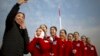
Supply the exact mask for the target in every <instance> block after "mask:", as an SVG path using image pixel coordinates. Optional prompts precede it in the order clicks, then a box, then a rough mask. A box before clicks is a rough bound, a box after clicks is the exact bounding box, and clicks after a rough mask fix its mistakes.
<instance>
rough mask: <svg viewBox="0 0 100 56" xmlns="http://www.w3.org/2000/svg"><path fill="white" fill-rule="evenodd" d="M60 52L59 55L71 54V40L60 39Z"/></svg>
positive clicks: (66, 55)
mask: <svg viewBox="0 0 100 56" xmlns="http://www.w3.org/2000/svg"><path fill="white" fill-rule="evenodd" d="M60 42H61V43H60V54H59V56H71V54H72V42H70V41H66V40H64V41H60Z"/></svg>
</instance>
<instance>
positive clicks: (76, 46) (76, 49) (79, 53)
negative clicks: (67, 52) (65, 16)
mask: <svg viewBox="0 0 100 56" xmlns="http://www.w3.org/2000/svg"><path fill="white" fill-rule="evenodd" d="M74 38H75V40H74V41H73V50H72V53H73V56H83V54H84V53H83V52H84V49H83V48H84V44H83V42H82V41H80V40H79V33H78V32H74Z"/></svg>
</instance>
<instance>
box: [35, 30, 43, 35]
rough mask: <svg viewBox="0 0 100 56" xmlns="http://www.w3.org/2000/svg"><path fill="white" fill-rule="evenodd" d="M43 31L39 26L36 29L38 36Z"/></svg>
mask: <svg viewBox="0 0 100 56" xmlns="http://www.w3.org/2000/svg"><path fill="white" fill-rule="evenodd" d="M41 32H43V30H42V29H40V28H38V29H37V30H36V35H37V36H40V35H41Z"/></svg>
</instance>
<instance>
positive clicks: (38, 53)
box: [28, 38, 51, 56]
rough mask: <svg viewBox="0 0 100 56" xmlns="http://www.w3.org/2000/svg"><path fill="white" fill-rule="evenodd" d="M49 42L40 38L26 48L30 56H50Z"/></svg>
mask: <svg viewBox="0 0 100 56" xmlns="http://www.w3.org/2000/svg"><path fill="white" fill-rule="evenodd" d="M50 45H51V44H50V42H49V41H47V40H44V39H41V38H34V39H33V40H32V41H31V43H30V44H29V46H28V50H29V52H30V53H31V55H32V56H50Z"/></svg>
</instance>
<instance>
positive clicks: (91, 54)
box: [88, 45, 98, 56]
mask: <svg viewBox="0 0 100 56" xmlns="http://www.w3.org/2000/svg"><path fill="white" fill-rule="evenodd" d="M88 54H89V55H88V56H98V55H97V51H96V48H95V46H94V45H91V46H89V53H88Z"/></svg>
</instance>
